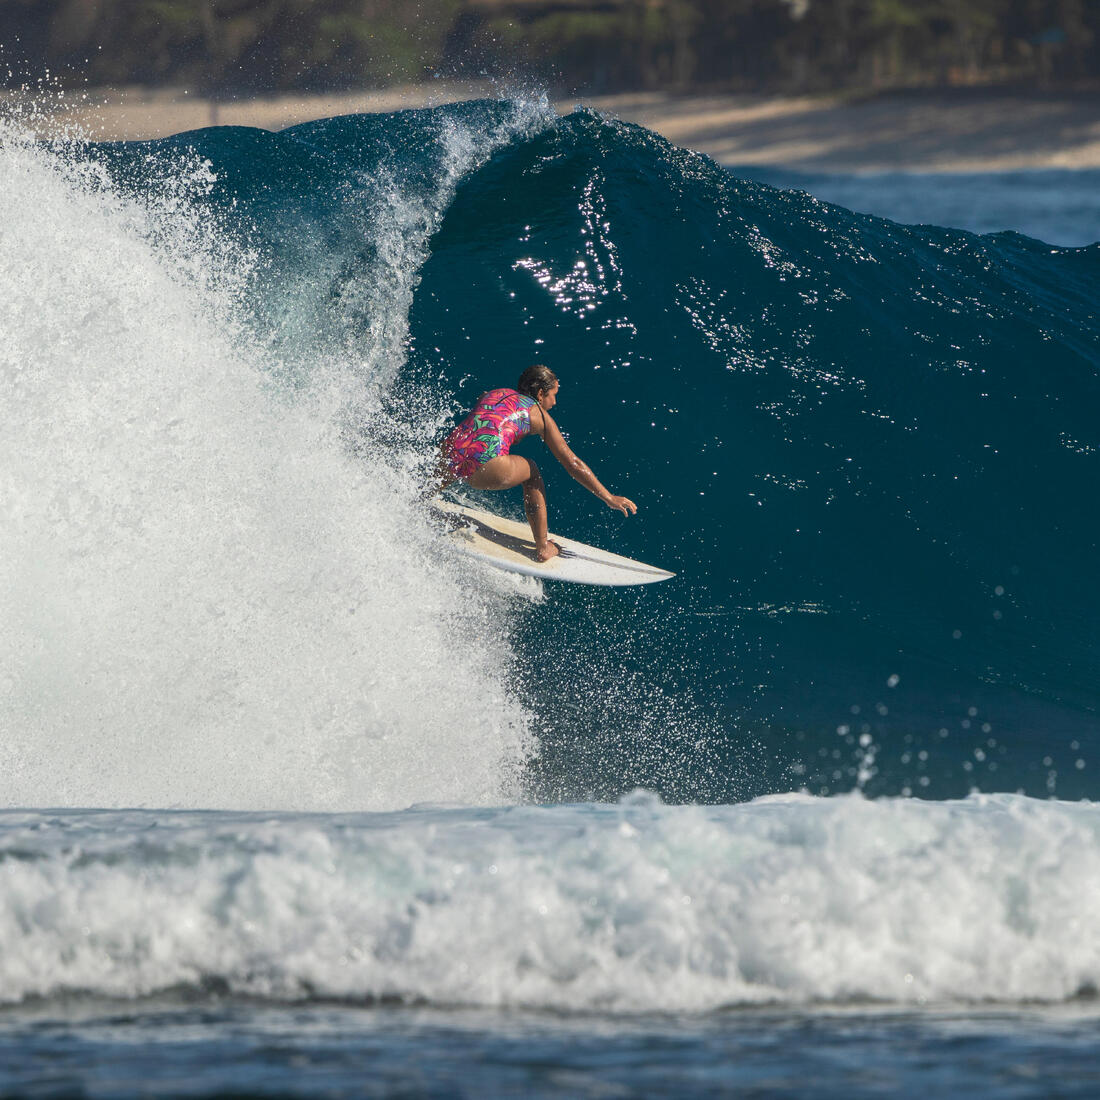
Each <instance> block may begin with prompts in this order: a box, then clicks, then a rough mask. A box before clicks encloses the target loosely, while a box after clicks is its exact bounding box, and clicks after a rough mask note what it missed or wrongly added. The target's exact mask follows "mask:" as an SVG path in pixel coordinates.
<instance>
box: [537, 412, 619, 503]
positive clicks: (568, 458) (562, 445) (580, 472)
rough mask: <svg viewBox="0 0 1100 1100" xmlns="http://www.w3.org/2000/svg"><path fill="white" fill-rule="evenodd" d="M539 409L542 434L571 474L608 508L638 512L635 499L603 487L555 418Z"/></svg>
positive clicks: (553, 452) (551, 450)
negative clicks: (566, 438) (574, 450)
mask: <svg viewBox="0 0 1100 1100" xmlns="http://www.w3.org/2000/svg"><path fill="white" fill-rule="evenodd" d="M539 411H540V412H541V413H542V431H541V433H540V434H541V436H542V438H543V440H544V441H545V443H546V446H547V447H549V448H550V453H551V454H552V455H553V456H554V457H555V458H556V459H557V460H558V461H559V462H560V463H561V464H562V465H563V466H564V467H565V468H566V470H568V471H569V476H570V477H572V478H573V479H574V480H576V481H579V482H580V483H581V484H582V485H583V486H584V487H585V488H586V489H588V490H589V491H590V492H592V493H595V494H596V496H598V497H599V498H600V500H602V501H603V502H604V504H606V505H607V506H608V508H614V509H615V511H616V512H622V514H623V515H624V516H632V515H633V514H634V513H635V512H637V511H638V506H637V505H636V504H635V503H634V501H632V500H630V499H629V498H627V497H620V496H616V495H615V494H614V493H609V492H608V491H607V489H605V488H604V487H603V485H602V484H601V482H600V479H599V478H598V477H596V475H595V474H594V473H593V472H592V471H591V469H589V467H588V466H587V465H586V464H585V463H584V462H582V461H581V460H580V459H579V458H577V456H576V455H575V454H574V453H573V451H572V449H571V448H570V446H569V444H568V443H566V442H565V437H564V436H563V435H562V434H561V431H560V430H559V429H558V426H557V424H555V423H554V418H553V417H552V416H551V415H550V414H549V413H548V412H546V411H545V410H542V409H540V410H539Z"/></svg>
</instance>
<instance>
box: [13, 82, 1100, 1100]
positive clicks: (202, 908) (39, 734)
mask: <svg viewBox="0 0 1100 1100" xmlns="http://www.w3.org/2000/svg"><path fill="white" fill-rule="evenodd" d="M777 182H784V181H777ZM794 182H795V183H798V181H794ZM1001 182H1002V184H1003V186H1004V187H1009V189H1011V187H1010V181H1009V182H1006V181H1001ZM790 183H791V181H787V182H786V183H784V186H787V185H788V184H790ZM956 183H957V185H958V187H959V188H962V187H963V184H962V182H961V181H956ZM798 185H799V186H808V184H806V183H805V182H803V183H799V184H798ZM862 186H870V184H869V183H868V182H867V181H863V184H862ZM881 186H882V188H884V189H887V190H889V189H890V188H893V198H892V199H891V198H890V197H889V196H887V197H885V198H882V206H881V207H876V209H881V210H882V212H883V213H888V214H890V216H892V217H895V218H896V217H897V216H898V215H897V213H896V211H897V210H898V209H900V207H898V206H897V203H899V202H904V201H905V192H904V187H902V185H901V184H899V183H897V181H893V182H891V181H888V180H884V181H882V183H881ZM811 190H813V188H812V187H811ZM1054 190H1055V189H1054V188H1053V185H1052V187H1049V188H1047V194H1046V198H1047V204H1048V206H1049V207H1050V208H1051V209H1053V210H1054V213H1052V214H1050V217H1049V219H1048V222H1047V225H1048V226H1049V227H1053V229H1054V230H1055V232H1052V233H1051V235H1050V240H1051V241H1053V242H1054V243H1046V242H1044V240H1042V239H1041V237H1042V234H1041V233H1037V232H1036V233H1035V235H1034V236H1021V235H1020V234H1019V233H1012V232H1005V233H994V234H992V235H986V236H979V235H975V234H974V233H971V232H967V231H964V230H960V229H948V228H937V227H935V226H934V225H924V226H920V227H914V226H911V225H905V224H898V222H897V221H885V220H882V219H881V218H877V217H874V216H871V215H869V214H857V213H852V212H851V211H850V210H848V209H845V208H844V207H842V206H834V205H829V204H828V203H827V202H824V201H822V200H821V199H820V198H814V197H812V196H811V195H809V194H805V193H798V192H794V191H789V190H776V189H774V188H772V187H769V186H767V185H765V184H763V183H759V182H750V181H746V180H743V179H740V178H738V177H737V176H736V175H735V174H731V173H729V172H726V171H724V170H722V169H720V168H718V167H717V166H715V165H714V164H713V163H711V162H710V161H708V160H707V159H706V158H704V157H701V156H699V155H696V154H692V153H688V152H685V151H682V150H677V149H675V148H673V147H671V146H668V145H667V144H666V143H664V142H663V141H661V140H660V139H658V138H657V137H655V136H654V135H652V134H649V133H647V132H646V131H644V130H642V129H639V128H637V127H633V126H628V125H625V124H621V123H618V122H615V121H613V120H609V119H605V118H602V117H600V116H598V115H595V114H592V113H591V112H587V111H583V110H581V111H577V112H575V113H574V114H572V115H570V116H568V117H565V118H557V117H556V116H554V115H553V114H552V113H551V112H550V111H549V110H547V109H546V108H545V107H544V106H542V105H540V104H537V103H535V104H530V103H506V102H477V103H467V104H458V105H451V106H448V107H441V108H436V109H431V110H424V111H410V112H401V113H398V114H394V115H376V116H357V117H349V118H341V119H330V120H325V121H322V122H316V123H309V124H306V125H304V126H299V127H295V128H292V129H290V130H287V131H283V132H282V133H279V134H270V133H266V132H263V131H256V130H248V129H242V128H218V129H211V130H203V131H197V132H195V133H192V134H185V135H179V136H177V137H175V138H171V139H167V140H165V141H158V142H149V143H131V144H116V145H81V144H73V143H58V144H56V145H41V144H36V143H33V142H31V141H30V140H29V139H27V138H26V137H25V136H24V135H23V133H22V131H21V130H20V128H19V126H18V124H17V123H15V122H10V121H9V122H7V123H4V124H3V130H2V132H0V225H2V226H3V229H2V230H0V233H2V239H3V244H4V248H3V249H2V250H0V330H2V331H3V332H4V333H5V339H4V341H2V342H0V398H2V401H3V404H4V408H5V410H6V419H5V423H6V428H5V431H4V432H3V433H0V479H2V481H0V508H2V509H3V522H2V523H0V728H2V730H3V738H2V740H0V806H2V807H3V809H2V810H0V1002H2V1004H3V1008H0V1046H3V1047H4V1049H5V1052H6V1053H5V1057H3V1058H0V1062H2V1063H3V1064H4V1065H5V1066H6V1067H8V1068H5V1069H4V1070H0V1091H4V1092H5V1093H7V1094H13V1095H16V1094H17V1095H43V1096H46V1095H67V1094H71V1093H74V1092H83V1093H86V1094H88V1095H104V1096H106V1095H111V1096H115V1095H131V1094H138V1093H141V1092H143V1091H145V1092H148V1091H149V1090H150V1089H152V1090H154V1091H159V1092H162V1093H177V1094H181V1095H183V1094H187V1095H211V1094H214V1093H218V1092H225V1091H234V1092H238V1093H242V1094H249V1093H254V1094H266V1095H274V1094H286V1093H288V1092H291V1093H299V1094H303V1095H316V1094H318V1093H319V1092H320V1093H324V1092H326V1091H327V1092H328V1093H329V1094H331V1095H348V1094H360V1093H362V1094H367V1095H372V1094H378V1095H381V1094H387V1093H393V1092H402V1091H404V1092H405V1093H413V1094H417V1093H420V1094H434V1095H452V1094H455V1093H461V1094H464V1093H469V1094H470V1095H487V1094H493V1093H498V1094H509V1093H519V1092H521V1091H522V1092H525V1093H531V1092H535V1093H551V1092H559V1093H566V1094H574V1095H596V1094H597V1093H599V1094H601V1095H606V1094H608V1093H610V1094H612V1095H652V1094H654V1093H655V1092H665V1091H667V1092H672V1091H679V1092H684V1093H695V1094H699V1095H706V1094H718V1093H720V1092H722V1091H728V1090H729V1089H730V1088H740V1089H743V1090H749V1091H760V1092H775V1093H778V1094H789V1095H822V1096H825V1095H829V1096H832V1095H837V1096H840V1095H855V1094H859V1093H867V1094H874V1093H876V1092H878V1093H886V1092H891V1091H897V1090H899V1089H901V1090H912V1091H915V1090H916V1089H918V1088H920V1089H922V1090H923V1089H926V1088H928V1087H930V1086H936V1085H939V1086H940V1087H944V1088H948V1089H950V1090H952V1091H957V1090H961V1089H966V1088H975V1089H977V1088H981V1089H982V1090H983V1091H984V1092H990V1093H995V1094H1000V1095H1006V1096H1016V1095H1019V1096H1031V1095H1034V1096H1043V1095H1051V1094H1052V1080H1055V1078H1053V1077H1052V1075H1053V1074H1055V1073H1057V1078H1056V1084H1057V1087H1056V1088H1053V1091H1054V1092H1056V1093H1058V1094H1061V1095H1085V1094H1089V1093H1090V1091H1092V1092H1094V1091H1095V1087H1096V1070H1095V1069H1094V1059H1093V1057H1092V1055H1091V1050H1092V1048H1093V1047H1094V1045H1095V1012H1094V1007H1093V998H1094V997H1095V994H1096V989H1097V987H1098V984H1100V974H1098V972H1100V954H1098V948H1097V944H1100V935H1098V933H1100V929H1098V928H1096V927H1095V925H1096V920H1097V917H1096V914H1097V913H1100V898H1098V897H1097V896H1096V895H1097V892H1098V891H1100V844H1098V831H1100V814H1098V812H1097V811H1096V809H1095V807H1094V806H1093V804H1092V802H1091V801H1088V800H1090V799H1092V798H1094V797H1095V794H1096V780H1095V778H1094V776H1095V774H1096V770H1097V768H1098V767H1100V762H1098V757H1097V752H1096V747H1097V744H1098V738H1097V732H1096V730H1097V725H1096V713H1097V707H1098V705H1100V697H1098V695H1097V690H1096V684H1097V682H1098V676H1097V673H1098V668H1097V647H1096V644H1095V626H1094V624H1095V622H1096V620H1097V611H1098V610H1100V609H1098V608H1097V607H1096V606H1095V605H1096V603H1097V597H1096V588H1095V585H1094V584H1093V583H1092V562H1093V559H1094V558H1095V555H1096V549H1097V541H1098V534H1100V530H1098V521H1097V517H1096V511H1095V509H1093V508H1091V507H1089V506H1088V502H1089V501H1091V500H1093V499H1095V496H1096V470H1097V462H1098V461H1100V458H1098V448H1100V438H1098V437H1097V434H1096V430H1095V423H1094V421H1095V416H1094V409H1095V406H1096V404H1097V397H1098V396H1100V394H1098V378H1097V366H1098V361H1100V324H1098V319H1097V313H1096V305H1095V303H1096V301H1097V288H1098V281H1100V280H1098V276H1100V248H1098V247H1096V246H1093V247H1077V248H1063V247H1058V246H1057V241H1058V240H1067V241H1068V240H1070V238H1067V237H1064V236H1059V235H1058V234H1060V233H1061V232H1062V230H1061V229H1058V226H1059V225H1061V226H1063V227H1064V226H1065V225H1067V224H1068V223H1069V222H1071V221H1074V220H1075V219H1076V220H1078V221H1080V220H1081V219H1079V218H1077V215H1076V214H1075V213H1074V212H1075V211H1076V210H1077V209H1078V206H1079V205H1080V204H1079V202H1078V200H1079V198H1080V196H1079V195H1078V194H1077V192H1075V191H1073V189H1072V188H1069V189H1067V190H1066V191H1065V195H1064V199H1065V201H1064V202H1063V203H1062V204H1061V205H1060V206H1059V204H1058V202H1057V201H1056V198H1055V197H1054ZM822 193H823V194H824V192H822ZM958 193H961V191H960V192H958ZM989 193H990V194H996V193H997V190H996V187H995V186H993V185H992V184H991V185H990V189H989ZM1013 194H1016V195H1017V197H1018V194H1019V188H1018V187H1017V189H1016V191H1014V192H1013ZM834 197H836V196H834ZM879 198H881V196H879ZM879 198H876V202H877V201H879ZM889 202H894V203H895V205H894V207H892V208H890V207H889V206H888V203H889ZM851 205H853V206H858V207H860V208H865V209H871V207H870V205H869V204H866V203H863V202H862V201H859V202H857V201H856V200H855V199H853V200H852V203H851ZM1001 209H1002V210H1003V211H1004V218H1005V219H1007V220H1004V221H1003V223H1002V222H997V218H998V215H997V213H996V211H995V210H990V211H988V212H987V213H988V217H989V218H992V219H994V220H993V221H992V222H990V227H991V228H993V227H995V228H998V229H1002V228H1003V229H1017V230H1019V229H1025V230H1029V231H1033V230H1034V225H1033V224H1032V223H1028V222H1024V221H1021V220H1019V219H1017V218H1015V215H1014V214H1013V211H1012V209H1011V207H1010V206H1002V208H1001ZM915 217H920V218H922V219H923V215H920V216H915ZM1059 218H1060V219H1062V220H1061V221H1059V220H1058V219H1059ZM933 220H934V219H933ZM942 220H943V221H953V220H955V219H953V218H948V217H945V218H943V219H942ZM994 223H996V224H994ZM968 224H969V223H968ZM983 227H984V225H982V226H978V228H983ZM1082 232H1084V230H1082ZM1086 236H1087V234H1086ZM1090 239H1091V238H1090ZM1072 243H1078V244H1083V243H1085V240H1084V238H1082V240H1080V241H1073V242H1072ZM532 361H544V362H547V363H548V364H549V365H550V366H552V367H553V368H554V369H555V370H557V371H558V373H559V374H560V375H561V377H562V390H561V395H560V401H559V406H558V409H557V410H556V411H557V413H558V418H559V421H560V422H561V424H562V425H563V427H564V428H565V429H566V431H567V432H568V434H569V437H570V441H571V443H572V445H573V446H574V447H575V449H576V450H577V451H578V453H580V454H581V455H582V456H583V457H585V458H586V459H587V460H589V461H590V462H591V464H592V465H593V466H594V467H595V468H596V470H597V472H598V473H599V474H600V476H601V478H602V479H603V480H604V481H605V482H606V483H607V484H608V485H609V486H610V487H612V488H613V489H614V490H616V491H618V492H624V493H627V494H628V495H630V496H631V497H633V498H634V499H636V500H637V501H638V503H639V505H640V512H639V515H638V517H637V518H636V519H634V520H631V521H630V522H625V521H623V520H622V519H621V517H618V516H614V515H611V514H610V513H608V512H606V511H597V509H598V508H599V505H598V504H597V503H596V502H594V500H593V499H592V498H591V497H589V496H588V495H587V494H585V493H583V492H582V491H581V490H579V489H578V488H577V487H576V486H575V485H572V483H570V482H569V481H568V479H567V478H566V477H565V475H564V474H563V473H562V472H561V471H559V470H555V469H551V468H550V465H551V464H550V462H549V460H548V459H547V458H545V456H541V457H540V461H541V464H542V467H543V470H544V473H545V474H546V476H547V478H548V483H549V491H550V494H551V507H552V526H557V527H558V528H560V529H562V530H568V531H570V532H571V533H574V534H577V535H579V536H580V537H582V538H585V539H586V540H587V541H591V542H596V543H603V544H605V545H608V546H609V547H613V548H615V549H617V550H620V551H621V552H624V553H627V554H630V555H633V556H637V557H639V558H642V559H644V560H649V561H653V562H655V563H658V564H661V565H663V566H667V567H668V568H671V569H674V570H676V571H677V572H678V574H679V576H678V578H677V579H676V580H675V581H673V582H670V583H668V584H666V585H663V586H660V587H659V588H656V589H647V590H644V591H631V590H622V591H595V590H592V591H589V590H584V589H580V588H573V587H571V586H563V587H561V588H550V587H548V588H547V589H546V590H545V591H544V590H543V589H541V588H540V587H539V586H538V585H537V584H535V583H533V582H529V581H518V580H513V579H512V578H508V577H505V576H503V575H492V574H487V573H481V572H479V571H476V570H473V571H471V570H470V569H469V568H468V567H466V566H465V565H464V564H463V563H461V562H459V561H456V560H455V559H454V558H452V557H450V556H448V554H447V553H446V551H445V549H444V547H443V546H442V545H441V543H440V541H439V539H438V533H437V532H436V531H434V530H433V528H432V526H431V524H430V522H429V521H428V520H427V519H426V517H425V516H424V514H423V512H422V511H421V510H420V509H419V508H418V507H417V506H416V504H415V499H416V494H417V490H418V488H419V486H420V484H421V483H422V480H423V477H424V475H425V473H426V471H427V469H428V468H429V466H430V464H431V461H432V458H431V455H432V449H433V446H434V443H435V441H436V440H437V439H438V438H439V437H440V435H441V434H442V432H443V431H444V429H445V427H446V425H447V424H448V423H449V422H451V420H452V419H453V417H454V415H455V414H456V413H457V412H458V411H459V410H460V409H461V408H462V407H463V406H465V405H466V404H467V403H469V402H470V401H472V399H473V398H476V396H477V395H478V394H479V393H480V392H481V391H482V390H483V389H486V388H489V387H491V386H496V385H501V384H508V383H510V382H512V381H513V380H514V378H515V377H516V376H517V375H518V373H519V371H520V370H521V369H522V367H524V366H526V365H527V364H529V363H530V362H532ZM523 446H524V447H525V448H527V452H526V453H530V454H539V450H538V445H537V443H531V442H529V443H526V444H524V445H523ZM488 503H490V506H495V507H497V508H498V509H502V510H508V511H511V512H513V513H516V514H518V512H519V501H518V495H517V499H515V500H507V499H503V498H495V499H494V500H493V501H491V502H488ZM647 792H648V793H647ZM914 796H916V797H914ZM1081 800H1084V801H1081ZM410 807H411V808H410Z"/></svg>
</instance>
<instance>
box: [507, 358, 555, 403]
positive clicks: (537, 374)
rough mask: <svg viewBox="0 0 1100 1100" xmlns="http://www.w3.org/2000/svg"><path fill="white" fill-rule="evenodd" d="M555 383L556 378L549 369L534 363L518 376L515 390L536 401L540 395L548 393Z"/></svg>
mask: <svg viewBox="0 0 1100 1100" xmlns="http://www.w3.org/2000/svg"><path fill="white" fill-rule="evenodd" d="M557 383H558V376H557V375H556V374H555V373H554V372H553V371H552V370H551V369H550V368H549V367H544V366H543V365H542V364H541V363H536V364H535V365H534V366H533V367H528V368H527V369H526V370H525V371H524V372H523V373H522V374H521V375H520V376H519V381H518V382H517V383H516V389H517V390H519V392H520V393H522V394H526V396H528V397H533V398H534V399H535V400H536V401H537V400H538V399H539V395H540V394H544V393H549V392H550V390H552V389H553V388H554V387H555V386H556V385H557Z"/></svg>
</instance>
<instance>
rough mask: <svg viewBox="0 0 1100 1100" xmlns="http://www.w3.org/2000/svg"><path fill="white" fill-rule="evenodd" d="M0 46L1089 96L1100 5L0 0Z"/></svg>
mask: <svg viewBox="0 0 1100 1100" xmlns="http://www.w3.org/2000/svg"><path fill="white" fill-rule="evenodd" d="M0 50H2V55H0V60H2V61H3V62H5V64H4V65H3V66H2V67H0V73H6V75H5V76H4V77H3V79H4V82H5V83H6V84H7V85H9V86H11V85H19V84H21V83H24V82H28V81H30V82H33V81H37V80H39V79H41V78H42V77H43V75H44V74H45V73H46V72H49V73H50V75H51V77H52V79H54V80H58V81H61V82H62V83H64V84H68V85H80V84H84V85H89V84H90V85H96V84H116V85H118V84H135V83H136V84H144V85H153V86H156V85H175V86H179V85H183V86H188V87H191V88H193V89H194V90H195V91H198V92H201V93H204V94H207V95H236V94H242V93H261V94H262V93H270V92H276V91H291V90H301V91H308V90H313V91H316V90H335V89H346V88H364V87H385V86H388V85H393V84H400V83H406V82H410V81H419V80H424V79H428V78H431V77H435V76H444V77H448V78H451V77H456V78H470V77H474V78H479V77H482V78H483V77H486V76H491V77H494V78H502V79H504V80H505V81H507V80H511V81H514V82H519V83H537V84H539V85H542V86H545V87H547V88H550V89H553V90H555V91H559V92H568V93H578V92H586V93H599V92H609V91H622V90H644V89H658V88H659V89H664V90H680V91H686V90H695V91H698V90H709V89H713V90H722V91H771V92H813V91H825V90H838V89H896V88H905V87H936V86H945V85H960V84H996V83H1001V84H1004V83H1021V82H1027V83H1031V84H1039V85H1052V84H1058V85H1060V86H1067V85H1075V84H1080V85H1095V84H1096V83H1098V82H1100V0H587V2H585V0H405V2H402V0H0ZM8 70H10V71H8Z"/></svg>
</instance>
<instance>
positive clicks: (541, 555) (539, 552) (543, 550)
mask: <svg viewBox="0 0 1100 1100" xmlns="http://www.w3.org/2000/svg"><path fill="white" fill-rule="evenodd" d="M560 553H561V547H560V546H559V545H558V544H557V543H556V542H547V543H546V545H545V546H536V547H535V560H536V561H549V560H550V559H551V558H556V557H557V556H558V555H559V554H560Z"/></svg>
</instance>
